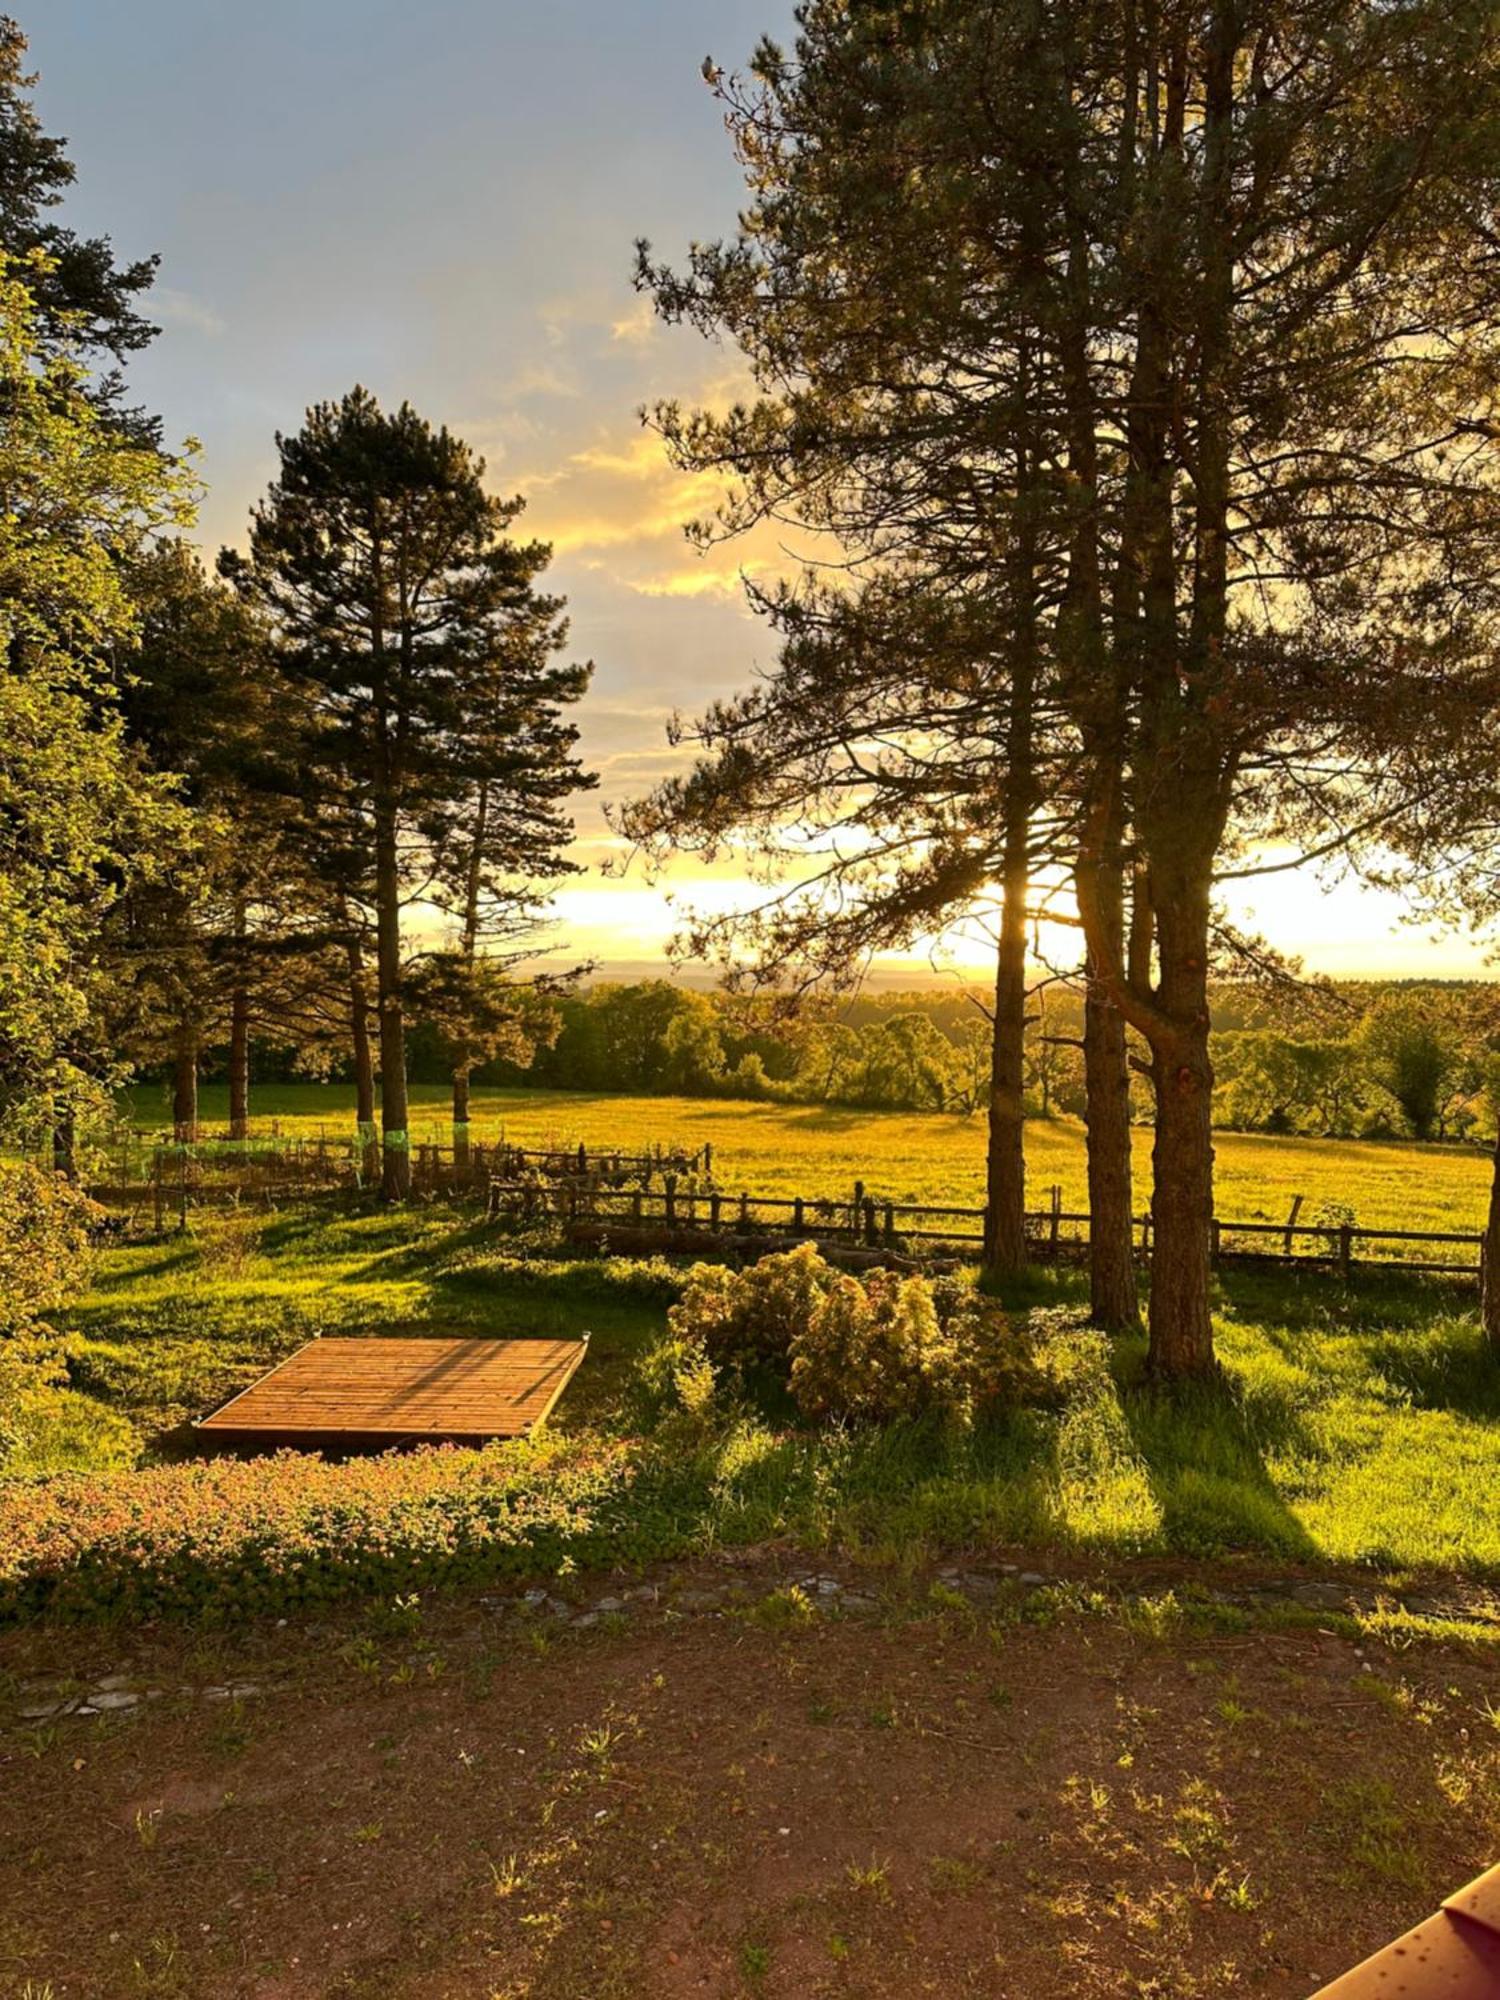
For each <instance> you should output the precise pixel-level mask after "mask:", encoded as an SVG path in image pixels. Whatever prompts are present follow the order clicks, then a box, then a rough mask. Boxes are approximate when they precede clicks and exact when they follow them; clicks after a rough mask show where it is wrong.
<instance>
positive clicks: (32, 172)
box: [0, 15, 158, 441]
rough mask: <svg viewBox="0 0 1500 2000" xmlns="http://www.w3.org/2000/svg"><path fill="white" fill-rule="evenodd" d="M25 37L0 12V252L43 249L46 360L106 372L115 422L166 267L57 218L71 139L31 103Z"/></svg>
mask: <svg viewBox="0 0 1500 2000" xmlns="http://www.w3.org/2000/svg"><path fill="white" fill-rule="evenodd" d="M26 49H27V42H26V37H25V35H24V34H22V32H21V30H20V28H19V27H18V26H17V25H16V23H15V22H14V21H13V20H12V19H11V18H10V17H9V15H0V249H3V250H5V251H6V253H7V254H8V255H9V256H10V257H12V258H14V259H24V258H27V257H29V256H31V255H32V253H33V252H40V254H41V256H42V257H43V259H44V260H45V262H44V264H43V265H42V266H41V267H40V268H39V269H37V270H36V271H35V275H34V282H33V291H34V297H35V309H34V325H35V338H36V340H37V344H38V347H39V350H40V351H41V352H43V353H45V354H49V355H56V354H59V353H64V352H66V353H69V354H81V355H83V356H84V357H85V358H86V359H87V360H88V361H89V362H90V364H91V365H93V366H94V367H95V369H96V371H97V370H98V368H99V366H100V364H102V365H103V373H102V375H101V374H97V373H96V379H95V381H94V383H93V384H92V386H91V394H92V395H93V396H94V398H95V400H96V401H97V402H98V403H99V405H100V407H101V408H106V409H111V410H113V411H114V412H115V413H116V415H118V414H119V412H118V402H119V397H120V393H121V389H122V382H121V377H120V374H119V366H120V364H122V363H123V362H124V361H125V359H126V358H127V356H129V355H131V354H133V353H136V352H138V351H139V350H140V349H141V348H143V347H145V346H146V345H147V344H148V343H149V342H150V341H151V340H153V339H154V338H155V336H156V333H157V328H156V327H154V326H153V325H152V324H151V323H150V321H149V320H147V319H146V318H144V317H143V315H142V314H141V313H140V312H139V311H138V309H137V303H138V301H139V300H140V299H141V298H142V297H143V295H144V294H145V293H146V292H147V291H148V290H149V289H150V287H151V284H152V281H153V280H154V278H155V276H156V268H157V262H158V260H157V259H156V258H155V257H143V258H139V259H137V260H136V262H134V263H132V264H125V265H120V264H117V263H116V261H115V253H114V248H113V246H112V245H111V243H110V241H109V239H108V237H103V236H96V237H81V236H79V235H78V234H77V232H76V231H75V230H72V229H69V228H67V227H66V226H65V225H64V224H62V223H61V222H59V221H57V220H56V218H55V217H54V215H53V213H52V211H53V210H54V209H56V208H57V206H58V205H59V203H60V202H61V201H62V200H63V198H64V196H65V195H66V193H67V191H68V189H69V188H70V187H71V186H72V185H73V181H74V178H75V172H74V167H73V163H72V161H71V160H70V159H69V158H68V154H67V146H66V142H65V141H64V140H61V139H55V138H52V137H50V136H49V135H48V134H47V133H45V132H44V131H43V130H42V127H41V122H40V120H39V119H38V117H37V115H36V110H35V107H34V106H33V104H32V102H31V91H32V88H33V86H34V85H35V82H36V78H35V77H34V76H31V75H28V74H27V71H26ZM129 421H130V424H131V426H132V428H134V429H135V430H136V431H137V432H138V434H140V435H141V436H142V441H146V440H147V438H149V439H150V440H153V441H154V438H155V426H154V424H151V423H148V422H146V421H145V420H143V419H141V418H140V416H139V414H138V413H132V414H131V416H130V418H129Z"/></svg>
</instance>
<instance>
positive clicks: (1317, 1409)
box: [0, 1208, 1500, 1579]
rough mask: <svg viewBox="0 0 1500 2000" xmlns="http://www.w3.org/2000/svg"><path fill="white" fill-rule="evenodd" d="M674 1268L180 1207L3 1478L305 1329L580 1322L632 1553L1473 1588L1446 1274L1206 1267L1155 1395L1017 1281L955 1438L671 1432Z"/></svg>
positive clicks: (251, 1368) (127, 1273) (375, 1226)
mask: <svg viewBox="0 0 1500 2000" xmlns="http://www.w3.org/2000/svg"><path fill="white" fill-rule="evenodd" d="M680 1282H681V1272H680V1270H679V1269H674V1268H672V1267H671V1266H669V1265H667V1264H665V1263H663V1262H660V1261H636V1260H627V1259H617V1260H613V1261H601V1260H596V1259H590V1258H584V1257H579V1256H568V1255H561V1256H560V1255H558V1254H556V1253H555V1252H554V1251H550V1250H549V1249H548V1248H547V1246H545V1245H544V1244H543V1243H541V1242H539V1241H531V1240H528V1239H526V1238H524V1237H523V1238H515V1237H509V1236H506V1235H504V1234H501V1233H499V1232H497V1231H495V1230H493V1229H491V1228H488V1227H487V1226H485V1225H484V1224H482V1223H476V1222H475V1220H474V1218H473V1216H472V1214H470V1213H463V1212H459V1211H452V1210H444V1209H442V1208H422V1209H416V1210H412V1211H408V1212H405V1213H402V1214H391V1213H388V1212H383V1211H378V1210H376V1211H368V1210H367V1211H365V1212H358V1211H341V1210H329V1209H311V1208H309V1209H300V1210H293V1211H289V1212H287V1213H284V1214H279V1215H272V1216H270V1217H266V1216H261V1215H255V1214H252V1213H249V1212H241V1213H238V1214H231V1215H225V1214H219V1215H204V1216H202V1217H200V1218H199V1219H198V1221H197V1223H196V1225H195V1230H194V1232H193V1233H190V1234H188V1235H186V1236H184V1237H182V1238H170V1239H168V1240H166V1241H164V1242H149V1243H137V1244H134V1245H128V1246H123V1247H119V1248H115V1249H111V1250H109V1251H106V1252H104V1253H103V1254H102V1255H101V1257H100V1258H99V1261H98V1267H97V1271H96V1275H95V1279H94V1283H93V1287H92V1289H91V1291H90V1292H89V1294H88V1295H87V1296H86V1297H85V1298H84V1299H83V1300H82V1301H81V1302H80V1303H79V1304H78V1306H77V1307H76V1309H75V1310H74V1311H73V1312H72V1313H71V1315H70V1318H69V1324H70V1325H71V1327H72V1329H73V1330H74V1331H75V1332H76V1333H77V1335H78V1337H79V1338H78V1351H77V1353H76V1355H75V1358H74V1361H73V1364H72V1385H73V1386H72V1388H71V1390H70V1391H69V1392H68V1393H66V1394H65V1395H64V1396H63V1397H62V1398H61V1399H60V1403H59V1405H58V1408H57V1410H56V1412H55V1413H54V1417H53V1419H52V1421H51V1423H50V1424H49V1425H48V1426H47V1427H45V1428H44V1429H43V1431H42V1432H41V1433H40V1434H39V1435H38V1437H37V1439H36V1441H35V1444H34V1446H33V1449H32V1453H31V1456H30V1458H29V1459H26V1458H23V1459H22V1460H21V1461H20V1464H19V1468H18V1469H20V1470H22V1471H46V1470H62V1469H68V1468H73V1469H77V1470H80V1471H89V1470H97V1469H107V1468H109V1467H124V1466H127V1465H130V1464H135V1463H138V1462H142V1461H146V1462H150V1461H161V1460H170V1459H171V1458H173V1457H175V1456H180V1455H181V1454H182V1452H183V1451H184V1449H185V1446H186V1442H187V1441H186V1437H185V1433H184V1431H183V1430H182V1428H181V1427H182V1426H183V1425H184V1423H185V1421H186V1420H187V1419H189V1418H190V1417H192V1416H194V1415H198V1414H201V1413H203V1412H204V1411H206V1410H207V1409H209V1408H211V1407H212V1406H213V1405H215V1404H216V1403H217V1402H219V1401H220V1400H222V1399H223V1398H224V1397H225V1396H227V1395H228V1394H230V1393H231V1392H232V1391H233V1390H234V1389H236V1388H238V1387H240V1386H242V1385H243V1384H244V1383H245V1382H247V1381H249V1380H251V1379H253V1377H254V1376H255V1375H256V1374H258V1373H259V1372H261V1371H262V1370H263V1369H264V1368H265V1367H266V1366H267V1365H268V1364H269V1363H270V1362H271V1361H272V1360H274V1359H275V1358H277V1357H279V1356H280V1355H281V1354H284V1353H285V1352H287V1351H289V1349H290V1348H291V1347H292V1346H295V1345H296V1344H298V1343H299V1342H300V1341H302V1340H304V1339H306V1338H308V1337H310V1336H311V1335H312V1334H313V1333H315V1332H317V1331H319V1330H324V1329H326V1330H334V1329H337V1330H340V1331H346V1332H349V1331H353V1332H357V1331H360V1330H365V1331H369V1332H389V1331H393V1330H394V1331H409V1332H420V1331H422V1330H433V1331H437V1330H454V1331H463V1330H473V1331H483V1332H491V1333H496V1334H524V1333H535V1334H545V1335H562V1334H573V1333H579V1332H583V1331H589V1332H591V1333H592V1334H593V1336H594V1340H593V1345H592V1348H591V1351H590V1358H589V1360H588V1362H587V1364H586V1365H585V1367H584V1369H583V1370H582V1371H581V1373H580V1374H579V1376H578V1377H577V1378H576V1380H575V1382H574V1383H573V1385H572V1386H571V1387H570V1389H569V1390H568V1392H567V1394H566V1395H565V1397H564V1399H563V1402H562V1404H561V1405H560V1406H559V1409H558V1412H557V1414H556V1417H555V1418H554V1430H555V1432H556V1433H557V1434H558V1436H559V1437H560V1439H561V1440H562V1441H563V1443H564V1444H565V1445H567V1446H569V1448H572V1447H574V1446H576V1449H577V1451H578V1452H580V1453H583V1454H587V1453H588V1452H589V1451H591V1450H592V1449H593V1448H594V1447H596V1446H598V1445H601V1444H605V1445H608V1447H609V1448H610V1449H618V1450H620V1451H621V1452H623V1454H624V1458H623V1460H622V1463H624V1464H628V1465H629V1466H630V1467H631V1468H632V1471H631V1477H632V1478H634V1479H635V1480H636V1481H637V1485H636V1488H635V1491H636V1495H637V1497H636V1500H635V1502H633V1503H632V1504H634V1505H637V1506H638V1507H639V1509H640V1510H641V1513H642V1526H643V1532H645V1531H646V1530H647V1529H649V1533H648V1534H647V1541H648V1543H649V1545H650V1546H651V1547H652V1548H653V1549H655V1550H657V1551H658V1552H660V1551H662V1550H664V1549H666V1548H667V1547H672V1548H681V1549H685V1550H688V1549H697V1550H703V1549H708V1548H712V1547H715V1546H720V1545H726V1544H738V1543H746V1542H754V1541H757V1540H763V1539H766V1538H768V1537H779V1536H791V1537H795V1538H797V1539H798V1540H800V1541H802V1542H803V1543H805V1544H806V1545H808V1546H811V1547H819V1548H827V1547H837V1548H843V1549H848V1550H856V1551H861V1552H863V1553H865V1554H866V1555H874V1556H876V1557H878V1558H879V1559H881V1560H884V1561H886V1562H890V1563H903V1562H909V1561H911V1560H914V1559H916V1558H918V1557H920V1556H921V1555H922V1554H923V1553H924V1552H929V1551H933V1550H937V1549H940V1548H948V1547H961V1546H965V1545H974V1546H981V1547H987V1546H995V1545H998V1544H1014V1545H1025V1546H1037V1547H1043V1546H1045V1547H1054V1548H1062V1549H1083V1550H1093V1551H1101V1552H1106V1553H1110V1554H1115V1555H1134V1554H1138V1553H1141V1552H1168V1553H1172V1554H1176V1555H1186V1556H1216V1555H1220V1554H1224V1553H1233V1552H1247V1551H1248V1552H1252V1553H1255V1554H1257V1555H1260V1556H1263V1557H1270V1558H1273V1559H1275V1560H1278V1561H1282V1562H1286V1563H1301V1562H1312V1563H1316V1562H1328V1561H1333V1562H1339V1563H1365V1564H1375V1565H1380V1566H1383V1567H1385V1568H1388V1569H1421V1568H1426V1567H1430V1568H1434V1569H1439V1570H1448V1571H1454V1572H1460V1573H1464V1574H1467V1575H1469V1576H1473V1577H1479V1578H1485V1579H1500V1424H1497V1418H1500V1369H1497V1368H1496V1366H1495V1365H1494V1363H1493V1361H1492V1360H1491V1358H1490V1356H1489V1353H1488V1351H1487V1350H1486V1348H1485V1346H1484V1344H1483V1341H1482V1339H1481V1336H1480V1333H1479V1330H1478V1327H1477V1325H1476V1322H1475V1317H1474V1314H1473V1311H1472V1305H1471V1301H1470V1300H1469V1299H1468V1297H1467V1296H1466V1295H1465V1294H1463V1293H1461V1292H1459V1291H1457V1290H1455V1289H1452V1288H1446V1287H1443V1286H1440V1285H1438V1284H1436V1283H1435V1282H1432V1283H1423V1282H1421V1281H1416V1280H1407V1281H1405V1283H1398V1282H1396V1281H1393V1280H1389V1279H1387V1280H1384V1281H1381V1280H1377V1279H1376V1278H1375V1277H1374V1276H1373V1275H1372V1276H1369V1277H1366V1278H1363V1279H1359V1280H1357V1281H1356V1283H1355V1284H1354V1285H1353V1286H1352V1287H1351V1288H1349V1289H1343V1288H1341V1287H1339V1286H1338V1285H1337V1283H1336V1282H1335V1281H1333V1280H1332V1279H1330V1278H1327V1277H1322V1276H1317V1275H1307V1276H1302V1277H1296V1278H1292V1277H1287V1278H1278V1279H1277V1280H1275V1281H1272V1280H1269V1279H1263V1278H1253V1277H1250V1276H1246V1275H1237V1276H1233V1277H1226V1279H1225V1281H1224V1283H1223V1287H1222V1290H1221V1294H1220V1301H1219V1341H1220V1347H1221V1352H1222V1354H1223V1358H1224V1362H1225V1367H1226V1376H1227V1380H1226V1386H1225V1388H1224V1389H1223V1390H1217V1391H1213V1392H1207V1391H1205V1392H1202V1393H1199V1394H1196V1395H1190V1396H1186V1397H1177V1398H1172V1399H1167V1398H1164V1397H1162V1396H1161V1395H1159V1394H1157V1393H1155V1392H1153V1391H1151V1390H1150V1389H1148V1388H1146V1387H1144V1386H1142V1385H1141V1383H1140V1380H1139V1372H1140V1363H1141V1358H1142V1357H1141V1351H1140V1347H1139V1345H1138V1344H1131V1343H1127V1344H1125V1345H1123V1346H1121V1347H1120V1348H1118V1349H1117V1350H1116V1351H1115V1352H1114V1353H1111V1352H1110V1351H1109V1349H1108V1347H1107V1346H1106V1344H1105V1343H1104V1342H1103V1341H1101V1340H1099V1339H1097V1338H1096V1337H1094V1336H1091V1335H1087V1334H1084V1333H1081V1332H1079V1331H1078V1330H1077V1328H1076V1324H1075V1319H1076V1315H1069V1314H1067V1313H1057V1314H1050V1315H1049V1314H1048V1311H1047V1309H1048V1308H1049V1307H1053V1306H1066V1305H1067V1303H1068V1301H1069V1300H1070V1299H1071V1298H1073V1297H1074V1296H1075V1293H1074V1291H1073V1289H1072V1288H1073V1287H1074V1285H1075V1284H1076V1280H1074V1279H1071V1278H1068V1277H1063V1278H1058V1279H1052V1278H1039V1279H1038V1280H1037V1281H1036V1285H1035V1288H1034V1290H1033V1291H1032V1292H1031V1293H1030V1294H1029V1295H1028V1297H1026V1298H1024V1299H1020V1300H1017V1301H1015V1302H1014V1308H1015V1310H1017V1311H1027V1310H1032V1309H1040V1310H1041V1311H1042V1313H1043V1319H1042V1321H1041V1323H1040V1324H1041V1326H1042V1343H1043V1351H1044V1356H1045V1358H1046V1359H1047V1362H1048V1365H1049V1367H1050V1368H1051V1369H1052V1370H1053V1372H1054V1374H1055V1376H1056V1379H1057V1382H1058V1384H1059V1387H1058V1390H1057V1394H1056V1397H1055V1400H1054V1403H1053V1404H1052V1405H1051V1406H1047V1407H1026V1408H1019V1409H1016V1410H1013V1411H1011V1412H1008V1413H1006V1414H1005V1415H1003V1416H1001V1417H1000V1418H998V1419H997V1420H995V1421H994V1422H992V1423H990V1424H987V1425H985V1426H983V1427H981V1428H980V1429H977V1430H975V1431H973V1432H971V1433H958V1434H948V1433H945V1432H941V1431H938V1430H935V1429H933V1428H931V1427H922V1426H917V1427H914V1428H913V1427H896V1428H893V1429H891V1430H887V1431H873V1432H867V1433H863V1434H860V1433H854V1434H849V1435H839V1434H834V1435H822V1436H818V1435H814V1434H810V1433H805V1432H800V1431H797V1430H795V1429H794V1428H792V1427H791V1426H790V1424H789V1420H788V1416H787V1413H786V1412H784V1411H775V1410H748V1409H743V1408H736V1407H732V1406H726V1407H724V1408H721V1409H717V1410H715V1411H712V1412H711V1413H710V1415H709V1417H708V1419H706V1420H705V1421H704V1423H703V1424H702V1425H700V1426H699V1428H698V1429H696V1430H693V1431H691V1433H690V1434H684V1435H678V1434H676V1433H673V1432H672V1431H671V1423H675V1422H678V1421H679V1420H680V1419H681V1418H682V1414H683V1413H682V1412H681V1410H680V1408H678V1407H677V1405H676V1402H675V1395H674V1390H673V1383H672V1378H671V1372H670V1365H669V1364H670V1355H669V1353H668V1351H667V1349H666V1345H665V1312H666V1307H667V1305H668V1303H669V1302H670V1301H671V1299H672V1298H673V1297H674V1296H675V1294H676V1291H677V1288H678V1286H679V1285H680ZM674 1412H675V1414H674ZM668 1420H670V1421H668ZM664 1423H666V1424H667V1429H666V1431H664V1432H663V1433H662V1435H661V1436H660V1437H658V1435H657V1433H658V1432H659V1431H661V1428H662V1426H663V1424H664ZM581 1532H582V1531H581V1530H580V1533H581ZM653 1538H654V1539H653ZM0 1539H3V1537H0ZM586 1539H587V1538H586V1537H585V1540H586ZM587 1546H588V1548H589V1549H590V1550H591V1551H592V1554H590V1555H589V1556H588V1558H587V1559H590V1560H597V1559H598V1553H599V1551H598V1548H597V1547H596V1546H595V1544H594V1543H592V1542H589V1543H588V1544H587ZM611 1546H613V1544H611ZM579 1547H580V1549H582V1548H583V1547H584V1543H583V1542H580V1544H579Z"/></svg>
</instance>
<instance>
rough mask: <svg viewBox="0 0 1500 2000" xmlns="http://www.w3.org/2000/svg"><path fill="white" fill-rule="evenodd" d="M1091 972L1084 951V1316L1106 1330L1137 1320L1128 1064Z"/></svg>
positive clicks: (1108, 879) (1112, 1014) (1113, 875)
mask: <svg viewBox="0 0 1500 2000" xmlns="http://www.w3.org/2000/svg"><path fill="white" fill-rule="evenodd" d="M1101 872H1102V875H1103V879H1102V880H1101V882H1100V885H1099V889H1100V896H1101V899H1102V901H1103V904H1104V908H1105V920H1106V923H1107V924H1108V925H1109V927H1110V929H1111V930H1112V931H1113V933H1114V936H1115V938H1116V941H1117V945H1116V948H1117V950H1118V949H1119V940H1120V939H1121V938H1122V936H1123V930H1124V923H1123V910H1122V889H1121V879H1120V873H1119V870H1118V868H1115V869H1114V870H1112V871H1111V870H1110V869H1108V868H1106V869H1105V870H1103V871H1101ZM1092 972H1093V965H1092V959H1091V960H1090V966H1089V976H1088V978H1087V981H1086V992H1085V998H1084V1006H1083V1075H1084V1124H1085V1128H1086V1133H1087V1142H1088V1184H1089V1317H1090V1319H1091V1320H1092V1321H1093V1323H1094V1325H1095V1326H1098V1327H1103V1328H1104V1329H1105V1331H1106V1332H1109V1333H1126V1332H1129V1331H1130V1330H1131V1329H1133V1328H1135V1327H1137V1326H1139V1324H1140V1305H1139V1302H1138V1300H1137V1297H1136V1283H1135V1249H1134V1235H1135V1217H1134V1213H1133V1210H1134V1203H1133V1200H1132V1188H1131V1166H1130V1068H1129V1061H1128V1056H1127V1052H1126V1042H1125V1022H1124V1018H1123V1016H1122V1015H1121V1013H1120V1011H1119V1009H1118V1008H1117V1007H1116V1006H1114V1005H1113V1004H1112V1003H1111V1002H1110V1000H1109V999H1108V998H1107V996H1106V995H1105V993H1104V992H1103V990H1102V988H1101V987H1100V985H1099V983H1098V981H1097V980H1096V979H1095V978H1094V977H1093V976H1092Z"/></svg>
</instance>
